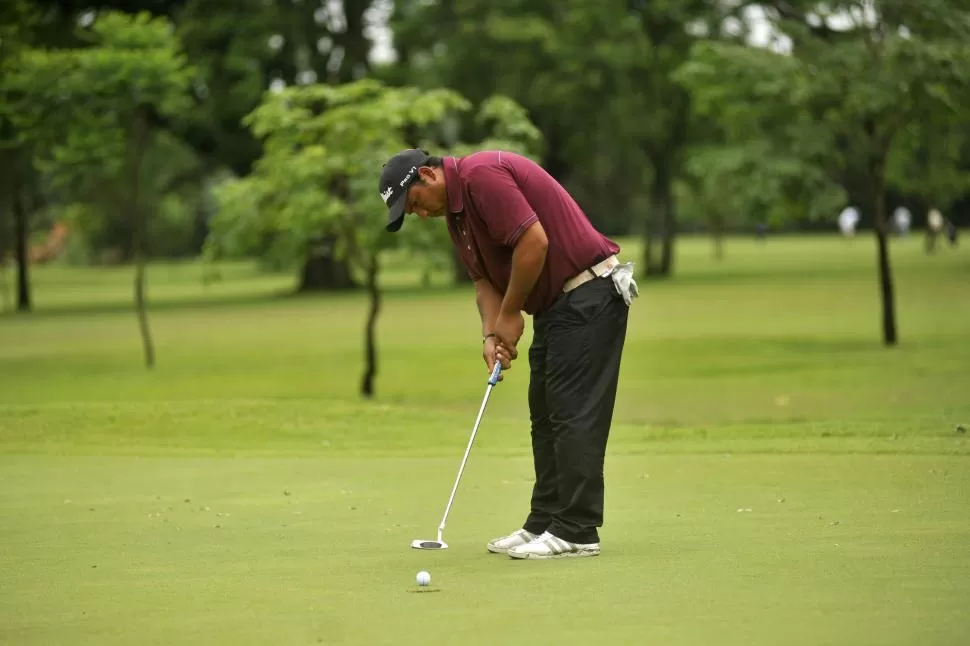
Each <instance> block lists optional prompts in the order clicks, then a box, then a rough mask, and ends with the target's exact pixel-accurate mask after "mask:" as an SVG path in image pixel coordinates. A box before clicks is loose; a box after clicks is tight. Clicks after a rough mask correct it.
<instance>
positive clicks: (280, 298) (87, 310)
mask: <svg viewBox="0 0 970 646" xmlns="http://www.w3.org/2000/svg"><path fill="white" fill-rule="evenodd" d="M458 294H460V295H466V296H469V297H470V298H474V292H473V288H471V287H469V286H451V285H436V286H430V287H422V286H418V285H415V286H392V287H386V288H383V290H382V292H381V297H382V298H383V299H384V300H388V301H395V300H407V299H411V298H415V297H421V298H427V297H429V296H434V297H439V296H440V297H450V296H452V295H458ZM366 299H367V294H366V292H365V291H364V289H362V288H361V289H350V290H339V291H332V292H327V291H319V292H300V291H297V290H294V289H282V290H276V291H268V292H261V293H242V294H232V295H224V296H222V295H220V296H211V297H195V296H190V297H185V298H162V299H158V300H152V299H151V298H149V300H148V312H149V314H151V313H152V312H169V311H211V310H218V309H220V308H223V307H233V308H237V307H264V306H272V305H282V304H288V303H300V302H305V303H325V302H333V303H347V302H353V301H360V302H361V303H364V302H365V301H366ZM134 310H135V305H134V302H133V301H112V302H101V303H71V304H65V305H48V306H43V307H40V308H36V307H35V309H34V311H32V312H16V311H6V312H0V321H3V320H5V319H7V320H14V319H16V320H22V319H24V318H35V319H43V318H59V317H70V316H87V315H92V314H123V313H129V312H130V313H134Z"/></svg>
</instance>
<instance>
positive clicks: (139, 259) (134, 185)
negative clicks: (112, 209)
mask: <svg viewBox="0 0 970 646" xmlns="http://www.w3.org/2000/svg"><path fill="white" fill-rule="evenodd" d="M129 138H130V139H129V141H128V161H127V164H128V169H127V170H128V190H129V191H131V192H130V193H129V200H128V218H129V222H131V251H132V255H133V257H134V261H135V284H134V293H135V312H136V313H137V315H138V329H139V331H140V332H141V341H142V347H143V349H144V352H145V365H146V366H148V367H149V368H151V367H153V366H154V365H155V346H154V344H153V343H152V333H151V328H150V327H149V325H148V313H147V312H146V311H145V238H146V233H147V226H146V222H145V213H144V210H143V209H142V207H141V203H140V200H141V195H140V190H141V163H142V158H143V157H144V154H145V147H146V145H147V140H148V121H147V119H146V117H145V115H144V113H143V111H142V110H141V109H140V108H139V109H136V110H135V114H134V116H133V118H132V124H131V132H130V134H129Z"/></svg>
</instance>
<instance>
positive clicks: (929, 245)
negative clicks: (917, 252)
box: [926, 207, 943, 253]
mask: <svg viewBox="0 0 970 646" xmlns="http://www.w3.org/2000/svg"><path fill="white" fill-rule="evenodd" d="M942 232H943V214H942V213H940V210H939V209H937V208H935V207H934V208H932V209H930V212H929V214H927V216H926V253H933V252H935V251H936V242H937V240H938V239H939V237H940V234H941V233H942Z"/></svg>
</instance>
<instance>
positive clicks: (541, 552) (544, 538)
mask: <svg viewBox="0 0 970 646" xmlns="http://www.w3.org/2000/svg"><path fill="white" fill-rule="evenodd" d="M599 553H600V544H599V543H570V542H569V541H564V540H563V539H561V538H559V537H558V536H553V535H552V534H550V533H549V532H543V534H542V535H541V536H538V537H536V538H535V539H534V540H532V541H529V542H528V543H526V544H524V545H519V546H518V547H513V548H512V549H510V550H509V551H508V555H509V556H511V557H512V558H514V559H564V558H571V557H572V558H576V557H583V556H598V555H599Z"/></svg>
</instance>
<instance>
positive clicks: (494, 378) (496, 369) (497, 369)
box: [488, 361, 502, 386]
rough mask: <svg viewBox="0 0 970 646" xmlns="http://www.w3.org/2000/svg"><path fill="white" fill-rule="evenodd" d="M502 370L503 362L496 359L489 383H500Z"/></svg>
mask: <svg viewBox="0 0 970 646" xmlns="http://www.w3.org/2000/svg"><path fill="white" fill-rule="evenodd" d="M500 372H502V362H501V361H496V362H495V367H494V368H492V376H491V377H489V378H488V383H489V385H492V386H494V385H495V384H497V383H498V375H499V373H500Z"/></svg>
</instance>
